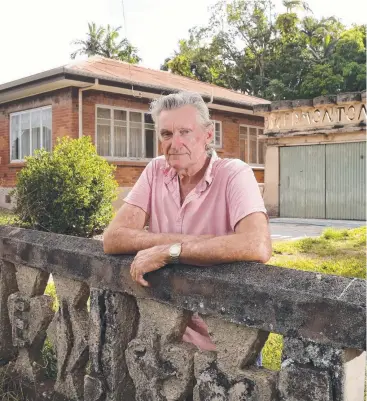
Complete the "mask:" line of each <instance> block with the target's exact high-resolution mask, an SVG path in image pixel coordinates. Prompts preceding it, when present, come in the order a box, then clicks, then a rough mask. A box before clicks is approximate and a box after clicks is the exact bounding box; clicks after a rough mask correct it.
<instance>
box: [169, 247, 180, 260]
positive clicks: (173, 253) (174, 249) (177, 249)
mask: <svg viewBox="0 0 367 401" xmlns="http://www.w3.org/2000/svg"><path fill="white" fill-rule="evenodd" d="M169 253H170V255H171V256H173V257H177V256H180V253H181V245H180V244H175V245H172V246H171V248H170V252H169Z"/></svg>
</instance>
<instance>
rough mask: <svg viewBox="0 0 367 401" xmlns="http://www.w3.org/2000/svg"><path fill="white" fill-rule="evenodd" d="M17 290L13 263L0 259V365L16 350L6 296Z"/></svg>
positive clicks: (8, 359)
mask: <svg viewBox="0 0 367 401" xmlns="http://www.w3.org/2000/svg"><path fill="white" fill-rule="evenodd" d="M17 291H18V285H17V280H16V277H15V267H14V265H13V264H12V263H7V262H3V261H2V260H0V366H2V365H5V364H6V363H7V362H9V361H10V360H11V359H12V358H13V357H14V356H15V354H16V351H17V349H16V347H14V346H13V341H12V326H11V324H10V320H9V312H8V298H9V296H10V295H11V294H14V293H15V292H17Z"/></svg>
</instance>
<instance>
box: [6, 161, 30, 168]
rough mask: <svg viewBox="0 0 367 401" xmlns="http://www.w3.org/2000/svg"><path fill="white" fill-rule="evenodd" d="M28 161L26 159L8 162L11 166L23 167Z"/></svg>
mask: <svg viewBox="0 0 367 401" xmlns="http://www.w3.org/2000/svg"><path fill="white" fill-rule="evenodd" d="M26 164H27V163H26V162H25V161H16V162H10V163H9V164H8V167H9V168H21V167H25V165H26Z"/></svg>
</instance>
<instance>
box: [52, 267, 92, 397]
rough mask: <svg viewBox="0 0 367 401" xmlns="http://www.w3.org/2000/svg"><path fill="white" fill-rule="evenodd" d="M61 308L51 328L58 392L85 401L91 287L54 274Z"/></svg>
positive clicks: (56, 389)
mask: <svg viewBox="0 0 367 401" xmlns="http://www.w3.org/2000/svg"><path fill="white" fill-rule="evenodd" d="M53 279H54V282H55V287H56V293H57V296H58V299H59V304H60V306H59V310H58V311H57V312H56V314H55V317H54V319H53V321H52V323H51V325H50V327H49V329H48V335H49V337H50V340H51V343H52V344H53V346H54V348H55V351H56V355H57V379H56V383H55V392H56V393H59V394H61V395H62V396H64V397H66V398H70V399H72V400H75V401H79V400H80V401H81V400H83V392H84V375H85V373H86V372H85V368H86V364H87V362H88V329H89V314H88V311H87V300H88V297H89V288H88V286H87V285H86V284H85V283H83V282H79V281H74V280H70V279H68V278H65V277H60V276H58V275H53Z"/></svg>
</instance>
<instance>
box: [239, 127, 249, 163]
mask: <svg viewBox="0 0 367 401" xmlns="http://www.w3.org/2000/svg"><path fill="white" fill-rule="evenodd" d="M247 145H248V138H247V127H240V159H241V160H242V161H244V162H246V163H248V146H247Z"/></svg>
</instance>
